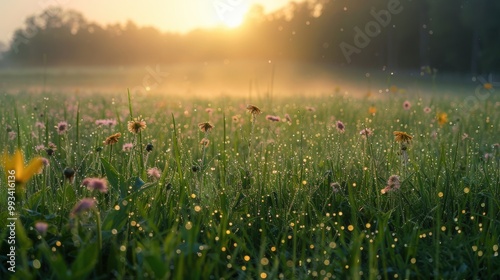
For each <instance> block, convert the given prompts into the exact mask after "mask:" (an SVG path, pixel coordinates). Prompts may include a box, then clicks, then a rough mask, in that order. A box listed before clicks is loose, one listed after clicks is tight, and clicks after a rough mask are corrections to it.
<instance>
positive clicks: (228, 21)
mask: <svg viewBox="0 0 500 280" xmlns="http://www.w3.org/2000/svg"><path fill="white" fill-rule="evenodd" d="M243 20H244V15H241V16H240V15H235V16H232V17H227V18H225V19H223V20H222V22H223V24H224V25H225V26H227V27H229V28H236V27H238V26H240V25H241V24H242V23H243Z"/></svg>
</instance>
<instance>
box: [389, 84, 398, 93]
mask: <svg viewBox="0 0 500 280" xmlns="http://www.w3.org/2000/svg"><path fill="white" fill-rule="evenodd" d="M389 91H390V92H392V93H397V92H398V91H399V90H398V87H397V86H395V85H392V86H391V87H390V88H389Z"/></svg>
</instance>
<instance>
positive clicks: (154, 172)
mask: <svg viewBox="0 0 500 280" xmlns="http://www.w3.org/2000/svg"><path fill="white" fill-rule="evenodd" d="M147 174H148V177H151V178H153V179H156V180H158V179H160V177H161V171H160V170H159V169H158V168H157V167H153V168H149V169H148V171H147Z"/></svg>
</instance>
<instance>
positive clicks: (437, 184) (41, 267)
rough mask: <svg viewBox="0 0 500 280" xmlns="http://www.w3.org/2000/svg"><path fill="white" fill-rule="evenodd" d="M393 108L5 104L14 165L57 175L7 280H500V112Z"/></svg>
mask: <svg viewBox="0 0 500 280" xmlns="http://www.w3.org/2000/svg"><path fill="white" fill-rule="evenodd" d="M380 95H384V96H377V95H376V94H375V95H372V96H369V97H363V98H356V97H351V95H350V94H348V93H344V92H343V91H342V89H341V88H340V89H336V90H334V91H332V92H330V93H326V94H324V95H317V96H315V97H312V98H305V97H287V98H279V97H274V98H272V99H270V98H269V96H266V97H260V98H258V97H255V98H254V99H253V100H250V101H249V100H245V99H239V98H236V97H214V98H210V97H206V98H205V99H203V98H196V99H191V98H189V97H178V96H160V95H136V94H134V93H132V94H130V95H128V94H127V92H126V91H124V93H122V94H117V95H103V96H99V95H88V96H83V95H82V96H78V95H76V96H75V95H72V96H68V95H64V94H38V95H29V94H23V93H20V94H17V95H6V94H3V95H2V96H1V97H0V98H1V100H0V102H1V104H2V105H1V107H2V110H0V122H1V124H2V125H1V127H2V130H3V132H2V133H1V138H0V144H1V146H2V148H3V150H5V151H6V152H7V153H8V154H13V153H14V151H15V150H16V149H17V148H18V147H19V148H20V150H22V152H23V154H24V158H25V164H27V162H28V160H31V159H33V158H36V157H43V158H46V159H47V160H48V163H49V164H48V165H46V166H45V167H44V168H43V170H42V171H41V173H40V174H37V175H34V176H33V177H32V178H31V179H30V181H29V182H28V183H27V184H26V185H25V187H24V188H22V187H21V186H18V187H17V188H16V199H17V200H16V201H17V204H16V209H15V210H16V215H17V217H18V220H17V226H16V234H15V240H16V258H15V260H16V272H15V273H11V272H10V271H8V270H7V267H8V266H7V265H5V264H6V261H7V260H8V256H7V253H8V252H9V246H10V245H8V243H7V240H8V238H7V237H8V234H10V233H9V232H8V231H7V230H6V228H5V227H2V229H1V232H2V235H1V237H2V243H1V245H0V246H1V247H0V249H1V253H2V254H1V256H0V259H1V261H2V264H4V265H3V267H2V268H1V271H0V272H1V275H2V277H1V278H2V279H7V278H8V277H13V278H17V279H85V278H94V279H396V278H398V279H429V278H439V279H441V278H442V279H463V278H465V279H494V278H498V277H500V270H499V269H498V267H500V257H499V256H498V254H499V244H500V188H499V186H500V169H499V165H500V150H499V149H500V148H499V147H498V145H499V144H498V143H499V142H500V135H499V131H500V130H499V125H500V124H499V120H500V99H499V98H498V95H496V94H494V92H493V94H490V95H489V96H488V98H484V99H483V100H481V101H479V102H477V104H473V105H475V106H472V105H471V104H470V102H469V103H467V102H466V101H467V99H466V97H463V96H460V97H458V96H455V97H454V96H451V95H445V96H443V95H437V94H435V95H431V96H422V97H420V96H417V94H415V93H412V92H403V93H401V92H391V91H389V92H388V93H383V94H380ZM483 96H485V95H483ZM405 102H408V103H406V105H404V104H405ZM249 103H250V104H251V105H254V106H256V107H258V108H259V109H260V110H261V111H262V112H261V114H252V112H250V110H249V109H247V106H248V105H249ZM405 106H406V107H405ZM254 113H256V111H254ZM268 115H269V116H268ZM273 116H274V118H273ZM276 117H279V120H278V119H276ZM99 120H101V121H99ZM134 120H135V121H137V122H139V123H140V121H142V120H143V121H144V122H145V123H146V128H144V129H143V130H141V131H138V133H132V132H130V131H129V130H128V123H129V121H134ZM96 121H98V122H97V123H96ZM61 122H66V123H67V125H68V127H67V130H65V129H64V128H61V127H60V128H56V127H57V126H60V123H61ZM339 122H341V123H339ZM202 123H209V125H206V124H205V125H201V126H200V125H199V124H202ZM341 125H343V126H344V127H343V128H342V126H341ZM209 126H213V128H209ZM58 129H60V130H62V131H58ZM138 130H140V129H138ZM367 130H369V131H370V133H367ZM362 131H364V133H362ZM394 131H401V132H405V133H407V134H408V135H410V136H413V138H412V139H411V140H409V142H410V143H406V142H401V143H399V142H397V141H396V140H395V136H394V134H393V133H394ZM115 133H121V135H120V137H119V138H117V137H115V140H116V139H117V141H118V142H117V143H113V144H109V143H110V142H108V145H106V144H104V143H103V141H105V140H106V139H107V138H108V137H109V136H112V135H114V134H115ZM111 140H113V139H111ZM111 142H114V141H111ZM154 168H156V169H154ZM3 169H5V168H3ZM72 170H73V171H74V175H71V171H72ZM5 171H6V170H4V171H3V173H5ZM393 175H396V176H398V177H397V179H391V180H397V182H394V181H392V183H391V182H388V180H389V178H390V177H391V176H393ZM6 178H7V177H6V176H3V175H2V176H1V188H0V198H1V201H2V203H0V220H1V221H2V224H3V223H4V222H7V218H8V217H10V216H9V211H7V203H4V202H7V199H8V198H7V197H8V195H9V192H8V189H7V179H6ZM86 178H106V184H107V187H108V190H107V192H100V191H99V190H91V189H89V188H90V187H89V186H90V183H89V181H85V179H86ZM393 178H394V177H393ZM386 186H390V187H391V188H389V189H385V190H384V188H386ZM85 198H91V199H93V200H94V203H95V206H94V207H93V208H90V209H88V210H85V209H84V210H82V211H79V210H78V209H76V208H74V207H75V205H76V204H77V203H79V202H81V201H82V199H85ZM44 224H46V225H48V228H47V229H46V231H44V230H43V227H42V228H41V227H40V225H44ZM37 228H38V229H37ZM4 277H7V278H4Z"/></svg>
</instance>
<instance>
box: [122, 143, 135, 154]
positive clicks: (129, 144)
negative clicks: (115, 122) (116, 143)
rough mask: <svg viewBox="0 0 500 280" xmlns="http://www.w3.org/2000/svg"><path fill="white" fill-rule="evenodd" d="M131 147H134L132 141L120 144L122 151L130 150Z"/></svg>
mask: <svg viewBox="0 0 500 280" xmlns="http://www.w3.org/2000/svg"><path fill="white" fill-rule="evenodd" d="M133 147H134V144H132V143H125V144H123V146H122V150H123V151H124V152H130V150H132V148H133Z"/></svg>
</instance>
